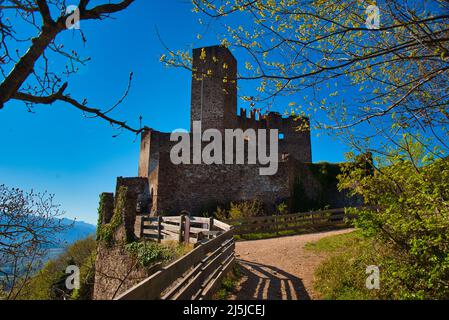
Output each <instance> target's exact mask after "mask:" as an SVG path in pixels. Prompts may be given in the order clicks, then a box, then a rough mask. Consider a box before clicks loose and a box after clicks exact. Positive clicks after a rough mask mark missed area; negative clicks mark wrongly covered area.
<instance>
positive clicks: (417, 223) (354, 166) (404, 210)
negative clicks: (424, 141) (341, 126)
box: [340, 136, 449, 299]
mask: <svg viewBox="0 0 449 320" xmlns="http://www.w3.org/2000/svg"><path fill="white" fill-rule="evenodd" d="M356 160H360V159H356ZM376 162H377V164H378V165H377V168H376V170H375V171H371V172H370V171H367V170H366V166H363V165H361V164H360V161H354V162H352V163H351V164H347V165H346V166H345V167H344V169H343V172H342V175H341V176H340V188H341V189H348V190H350V192H351V194H353V195H358V196H362V197H363V199H364V201H365V204H366V205H367V206H370V207H372V208H373V207H374V208H375V209H360V210H350V211H351V213H357V214H359V218H358V219H357V220H356V226H357V227H358V228H360V230H361V232H362V233H363V234H364V235H365V236H367V237H370V238H371V239H372V241H373V243H374V244H376V245H378V246H380V247H381V248H383V250H382V253H383V255H382V263H383V273H382V274H383V277H382V281H383V282H382V283H383V285H384V286H385V287H387V288H386V289H387V292H384V294H385V297H387V298H397V299H449V158H442V159H438V158H434V157H433V155H432V154H429V153H426V152H424V149H423V147H422V145H421V144H419V143H417V142H416V141H415V140H414V139H412V138H410V137H408V136H404V139H403V141H402V142H401V144H400V145H399V148H398V150H390V152H389V153H388V154H387V155H386V156H384V157H382V158H379V159H376Z"/></svg>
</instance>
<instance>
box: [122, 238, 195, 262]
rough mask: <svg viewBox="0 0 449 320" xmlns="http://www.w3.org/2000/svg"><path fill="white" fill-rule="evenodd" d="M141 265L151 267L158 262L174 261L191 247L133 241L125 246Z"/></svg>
mask: <svg viewBox="0 0 449 320" xmlns="http://www.w3.org/2000/svg"><path fill="white" fill-rule="evenodd" d="M125 248H126V250H127V251H128V252H129V253H130V254H132V255H134V256H135V257H136V258H137V260H138V262H139V263H140V265H141V266H143V267H149V266H152V265H154V264H155V263H158V262H163V263H164V262H168V261H172V260H174V259H176V258H178V257H181V256H182V255H184V254H185V253H186V252H187V251H188V250H190V249H191V248H190V247H189V246H185V245H183V244H178V243H164V244H161V243H157V242H149V241H144V242H133V243H130V244H127V245H126V246H125Z"/></svg>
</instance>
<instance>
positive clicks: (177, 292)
mask: <svg viewBox="0 0 449 320" xmlns="http://www.w3.org/2000/svg"><path fill="white" fill-rule="evenodd" d="M220 223H221V222H220ZM221 224H222V226H223V227H224V226H226V225H225V224H223V223H221ZM227 227H228V231H225V232H222V233H221V234H219V235H218V236H216V237H215V238H213V239H211V240H208V241H205V242H202V243H200V244H199V245H198V246H197V247H196V248H195V249H193V250H192V251H191V252H190V253H189V254H187V255H185V256H183V257H182V258H180V259H178V260H177V261H175V262H173V263H171V264H170V265H168V266H166V267H163V268H162V269H161V270H159V271H157V272H156V273H155V274H153V275H152V276H151V277H149V278H147V279H146V280H144V281H143V282H141V283H139V284H138V285H136V286H135V287H133V288H131V289H129V290H128V291H126V292H125V293H123V294H122V295H121V296H119V297H118V298H116V300H159V299H162V300H203V299H210V298H212V296H213V294H214V293H215V292H216V290H217V288H218V287H219V285H220V284H221V281H222V279H223V277H224V276H225V275H226V274H227V273H228V271H229V270H230V269H231V268H232V266H233V264H234V261H235V256H234V249H235V243H234V238H233V230H232V228H230V227H229V226H227Z"/></svg>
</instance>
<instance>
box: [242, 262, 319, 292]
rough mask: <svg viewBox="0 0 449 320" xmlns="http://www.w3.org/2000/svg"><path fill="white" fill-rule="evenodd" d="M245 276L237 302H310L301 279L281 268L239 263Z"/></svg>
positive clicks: (254, 263)
mask: <svg viewBox="0 0 449 320" xmlns="http://www.w3.org/2000/svg"><path fill="white" fill-rule="evenodd" d="M238 262H239V264H240V267H241V271H242V274H243V279H242V282H241V283H240V288H239V292H238V293H236V295H235V297H234V298H235V299H236V300H310V296H309V294H308V293H307V291H306V289H305V287H304V284H303V283H302V281H301V279H299V278H297V277H295V276H294V275H292V274H290V273H287V272H285V271H283V270H281V269H279V268H276V267H273V266H269V265H263V264H259V263H256V262H250V261H245V260H239V261H238Z"/></svg>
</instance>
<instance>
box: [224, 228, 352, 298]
mask: <svg viewBox="0 0 449 320" xmlns="http://www.w3.org/2000/svg"><path fill="white" fill-rule="evenodd" d="M352 231H353V230H352V229H347V230H339V231H330V232H322V233H314V234H305V235H299V236H291V237H282V238H274V239H265V240H256V241H241V242H237V243H236V256H237V259H238V262H239V264H240V265H241V267H242V268H241V269H242V273H243V277H242V279H241V281H240V283H239V285H238V286H237V293H236V294H235V295H234V296H232V297H231V300H254V299H256V300H261V299H263V300H281V299H282V300H309V299H317V298H318V295H317V294H316V293H315V292H314V291H313V274H314V271H315V268H316V267H317V266H318V265H319V264H320V263H321V262H322V261H323V260H324V259H325V258H326V254H321V253H315V252H313V251H311V250H305V249H304V246H305V244H306V243H308V242H316V241H318V240H320V239H322V238H325V237H329V236H333V235H338V234H344V233H349V232H352Z"/></svg>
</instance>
